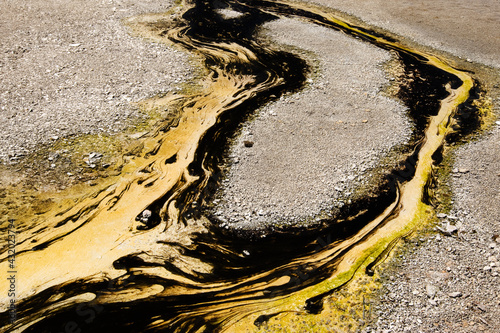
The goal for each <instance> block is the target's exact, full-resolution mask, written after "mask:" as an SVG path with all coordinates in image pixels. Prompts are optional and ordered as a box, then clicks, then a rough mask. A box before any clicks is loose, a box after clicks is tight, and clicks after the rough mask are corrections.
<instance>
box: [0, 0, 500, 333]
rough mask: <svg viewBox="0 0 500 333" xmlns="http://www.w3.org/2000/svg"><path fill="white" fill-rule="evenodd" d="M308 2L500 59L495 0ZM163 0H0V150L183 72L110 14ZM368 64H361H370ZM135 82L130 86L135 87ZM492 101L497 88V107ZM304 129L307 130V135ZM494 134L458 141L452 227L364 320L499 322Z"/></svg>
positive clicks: (125, 108)
mask: <svg viewBox="0 0 500 333" xmlns="http://www.w3.org/2000/svg"><path fill="white" fill-rule="evenodd" d="M315 3H318V4H321V5H325V6H331V7H333V8H336V9H340V10H343V11H345V12H348V13H350V14H352V15H355V16H357V17H359V18H361V19H362V20H365V21H366V22H368V23H370V24H374V25H377V26H379V27H381V28H384V29H387V30H390V31H393V32H395V33H396V34H399V35H401V36H405V37H407V38H409V39H411V40H414V41H415V42H417V43H421V44H424V45H427V46H431V47H435V48H437V49H439V50H443V51H446V52H450V53H452V54H455V55H458V56H460V57H462V58H464V59H470V60H472V61H477V62H480V63H484V64H486V65H490V66H493V67H496V68H499V67H500V52H498V50H500V27H499V22H500V5H499V3H498V1H496V0H483V1H481V3H480V4H477V3H473V4H471V3H470V2H468V1H465V0H439V1H430V0H422V1H419V2H415V1H409V0H402V1H397V2H396V1H393V2H384V1H382V0H363V1H356V2H352V1H347V0H338V1H335V2H334V1H327V0H315ZM170 4H171V2H170V1H162V2H158V1H150V0H147V1H146V0H145V1H139V2H138V1H131V0H124V1H98V0H91V1H85V2H79V1H73V0H72V1H64V2H63V1H56V0H50V1H41V0H30V1H25V2H19V1H11V0H8V1H3V2H1V3H0V31H1V32H2V33H1V34H0V49H1V50H2V53H1V54H0V81H1V83H2V85H1V87H0V97H1V98H0V103H1V104H0V112H1V113H0V114H1V117H2V127H1V130H0V159H1V160H2V161H4V162H15V161H16V160H17V159H18V158H19V157H20V156H21V155H24V154H26V153H28V152H30V151H32V150H33V149H34V148H35V147H37V145H39V144H40V143H48V142H51V140H54V139H55V137H61V136H65V135H70V134H75V133H86V132H89V133H91V132H96V131H101V132H115V131H120V130H121V129H123V128H124V126H126V125H127V124H128V119H130V118H131V117H132V118H137V117H138V114H137V112H136V111H135V110H134V109H133V108H132V107H131V106H129V104H128V102H129V101H136V100H139V99H141V98H144V97H146V96H151V95H154V94H156V93H158V92H165V91H168V90H169V89H172V87H173V85H174V84H175V83H176V81H177V82H180V81H181V80H185V79H186V77H187V75H188V72H189V69H188V67H187V66H186V59H187V57H186V55H183V54H181V53H178V52H174V50H172V49H168V48H166V47H164V46H160V45H155V44H152V43H147V42H145V41H143V40H141V39H137V38H133V37H131V36H130V35H129V34H128V32H127V29H126V28H125V27H124V26H123V25H122V24H121V23H120V20H121V18H124V17H129V16H133V15H137V14H140V13H145V12H155V11H166V10H167V9H168V8H169V5H170ZM278 24H279V23H278ZM276 38H280V37H279V36H276ZM383 58H384V56H383V55H382V56H381V58H380V60H381V61H382V59H383ZM372 66H375V67H366V68H371V69H375V70H377V69H376V68H377V67H376V65H374V64H373V63H372ZM91 69H94V70H93V71H92V70H91ZM378 79H379V80H380V79H382V81H376V82H378V83H377V84H375V85H373V86H372V85H370V87H371V88H375V87H378V86H379V84H381V83H383V78H381V77H379V78H378ZM330 83H332V82H330ZM141 84H142V86H141ZM315 84H321V81H319V82H318V83H315ZM134 86H141V89H138V90H134ZM317 88H318V89H319V88H320V87H319V86H318V87H317ZM310 89H312V87H311V88H310ZM310 93H312V91H310ZM292 101H293V97H290V98H289V99H288V100H286V101H280V102H278V103H276V104H273V105H272V108H275V109H274V110H275V112H274V113H276V114H277V115H278V114H279V113H280V112H282V111H284V110H285V109H286V107H285V105H286V103H290V102H292ZM297 102H298V101H294V103H297ZM280 103H282V104H281V106H280ZM391 103H392V102H391ZM498 104H499V101H498V100H496V101H495V106H496V108H497V110H498ZM391 105H393V107H396V106H395V105H394V104H391ZM272 108H271V107H269V108H268V109H267V110H268V113H269V112H270V111H271V110H272ZM68 110H71V112H68ZM270 117H271V119H272V117H274V116H270ZM367 117H368V116H367ZM367 117H366V118H367ZM368 121H370V119H369V120H368ZM399 121H400V122H402V123H404V121H403V120H402V119H400V120H399ZM311 125H314V123H312V124H311ZM356 126H359V128H363V126H364V124H363V123H361V124H356ZM252 133H253V132H252ZM255 133H259V132H257V131H255ZM255 133H254V140H255V145H254V147H252V148H255V150H256V149H258V148H259V141H258V140H259V138H258V137H255ZM311 133H314V132H313V131H311ZM247 134H249V133H247ZM304 138H307V140H314V136H305V137H304ZM499 141H500V129H499V126H498V125H496V126H495V127H494V129H492V130H491V132H490V133H489V134H488V135H485V136H484V137H483V138H481V139H479V140H478V141H476V142H474V143H471V144H468V145H465V146H463V147H461V148H460V149H459V150H458V152H457V154H456V165H455V167H456V168H457V169H458V170H460V169H461V170H462V171H464V172H461V171H458V172H455V173H453V176H452V179H451V184H452V187H453V193H454V197H453V200H454V204H453V208H452V211H451V212H449V213H448V214H447V215H446V216H443V222H444V223H446V221H450V222H451V223H453V224H455V225H457V227H458V228H459V230H460V234H461V235H462V237H460V238H456V237H448V236H445V235H439V234H436V235H434V236H433V237H432V238H430V239H423V240H422V241H421V240H420V239H418V240H417V241H416V242H417V243H419V244H420V245H418V246H416V247H415V250H414V251H411V252H410V253H407V254H405V255H401V257H400V259H397V260H400V261H399V262H397V263H398V265H399V266H400V267H399V268H398V269H397V270H396V271H395V272H391V273H390V274H392V275H391V276H392V279H391V278H390V276H389V277H388V279H389V281H391V280H392V282H388V283H387V284H386V289H387V292H386V293H382V294H381V297H380V299H378V300H376V305H375V312H374V313H375V314H378V315H379V316H380V317H379V319H378V321H376V322H375V323H372V324H370V328H368V329H366V331H367V332H368V331H374V332H405V331H409V332H419V331H421V332H471V331H477V330H479V331H484V332H498V331H500V320H498V318H500V299H499V297H500V295H499V294H500V292H499V285H500V283H499V278H498V266H499V265H500V264H499V263H498V260H499V259H500V253H499V252H500V244H499V243H498V241H499V240H498V238H495V235H498V234H500V226H499V221H500V216H499V209H498V207H500V195H499V192H498V189H499V188H500V176H499V171H498V170H499V157H498V156H499V154H498V153H499V146H498V142H499ZM394 142H395V141H394ZM394 142H392V141H391V144H394ZM252 148H249V149H252ZM373 149H375V148H373ZM377 149H381V151H383V149H384V147H378V148H377ZM379 151H380V150H379ZM244 153H245V154H247V155H248V153H249V151H246V150H245V152H244ZM262 153H264V152H262ZM247 157H249V158H250V157H251V156H247ZM249 161H250V159H249ZM318 171H320V172H321V168H319V169H318ZM329 186H330V185H329ZM334 186H335V185H334ZM310 190H312V191H313V190H314V189H310ZM320 206H321V203H320V204H318V207H320ZM495 239H496V241H495Z"/></svg>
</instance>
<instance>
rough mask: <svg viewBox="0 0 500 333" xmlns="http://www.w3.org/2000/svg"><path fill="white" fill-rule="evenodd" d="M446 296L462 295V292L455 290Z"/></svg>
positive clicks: (455, 296)
mask: <svg viewBox="0 0 500 333" xmlns="http://www.w3.org/2000/svg"><path fill="white" fill-rule="evenodd" d="M448 296H450V297H451V298H457V297H462V293H461V292H460V291H455V292H452V293H449V294H448Z"/></svg>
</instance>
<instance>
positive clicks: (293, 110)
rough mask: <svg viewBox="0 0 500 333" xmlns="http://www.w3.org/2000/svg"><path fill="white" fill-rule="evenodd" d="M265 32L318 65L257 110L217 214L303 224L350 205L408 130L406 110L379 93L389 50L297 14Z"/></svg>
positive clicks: (240, 224) (249, 222)
mask: <svg viewBox="0 0 500 333" xmlns="http://www.w3.org/2000/svg"><path fill="white" fill-rule="evenodd" d="M263 28H264V30H263V35H262V37H265V38H271V43H273V44H275V43H277V44H281V45H282V48H286V47H290V46H292V47H299V48H300V49H302V50H306V51H307V52H308V53H306V52H302V53H303V54H302V55H301V56H302V57H305V58H306V59H308V62H309V63H310V64H311V66H312V67H314V66H317V67H318V68H317V69H316V71H317V74H313V73H312V74H311V75H310V77H309V79H308V81H309V83H308V86H307V88H306V89H304V90H303V91H301V92H300V93H297V94H293V95H289V96H284V97H282V98H281V99H280V100H279V101H276V102H273V103H270V104H269V105H267V106H266V107H264V108H262V109H261V110H258V111H257V115H258V116H257V117H256V118H255V120H253V121H251V122H249V123H247V124H245V125H244V127H243V130H242V135H241V136H240V137H239V138H238V140H237V142H236V143H235V144H234V145H233V147H232V149H231V152H230V156H231V158H232V161H231V162H232V166H231V169H230V172H229V174H228V175H227V177H226V179H225V180H224V183H223V186H222V188H221V191H222V192H223V193H221V194H220V198H221V202H220V204H219V205H218V206H217V207H216V209H217V211H216V215H218V216H219V217H220V218H221V220H223V221H227V222H228V223H229V224H230V225H231V226H232V227H236V228H243V229H256V228H266V227H270V226H276V225H284V224H286V225H296V224H297V223H302V222H304V221H305V220H307V219H310V218H314V217H316V216H318V214H319V213H320V212H321V211H322V210H323V211H331V207H332V205H333V206H334V207H341V206H343V205H344V204H345V203H346V202H347V201H348V200H349V197H350V196H351V193H352V192H353V191H354V190H355V189H356V188H358V187H360V186H362V185H367V183H368V182H369V180H370V174H371V170H372V169H373V168H374V167H376V166H377V165H378V164H379V162H380V159H381V158H383V157H384V156H386V155H387V153H388V152H389V151H390V149H391V148H393V147H394V146H396V145H398V144H403V143H405V141H406V140H407V139H408V138H409V134H410V133H411V130H410V122H409V120H408V119H407V118H406V114H405V113H406V112H405V107H404V106H403V105H402V104H400V103H399V102H397V101H395V100H393V99H389V98H388V97H385V96H384V95H383V94H382V92H381V90H382V88H383V87H384V86H387V85H388V84H389V78H388V77H386V73H385V72H384V70H383V68H382V66H383V64H384V63H385V62H387V61H388V60H389V59H391V54H390V53H389V52H388V51H384V50H381V49H379V48H377V47H375V46H372V45H369V44H367V43H363V42H360V41H358V40H353V39H352V38H350V37H348V36H346V35H345V34H343V33H340V32H336V31H333V30H331V29H327V28H324V27H319V26H317V25H313V24H308V23H302V22H297V21H296V20H292V19H281V20H278V21H273V22H271V23H267V24H265V25H264V27H263ZM285 45H286V46H285ZM315 61H316V62H319V63H318V64H316V65H315V64H314V63H315ZM245 141H251V142H253V143H254V145H253V146H252V147H245V145H244V142H245ZM235 161H237V163H234V162H235Z"/></svg>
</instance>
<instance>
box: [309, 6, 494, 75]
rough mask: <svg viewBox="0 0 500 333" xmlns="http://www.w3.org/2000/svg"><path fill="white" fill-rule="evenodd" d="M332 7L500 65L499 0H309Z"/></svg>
mask: <svg viewBox="0 0 500 333" xmlns="http://www.w3.org/2000/svg"><path fill="white" fill-rule="evenodd" d="M304 2H311V3H315V4H319V5H322V6H327V7H332V8H335V9H338V10H341V11H344V12H346V13H348V14H351V15H354V16H356V17H359V18H361V19H362V20H363V21H365V22H367V23H369V24H371V25H373V26H376V27H380V28H383V29H386V30H388V31H390V32H392V33H396V34H398V35H400V36H402V37H403V38H407V39H409V40H413V41H415V42H417V43H419V44H421V45H426V46H430V47H432V48H435V49H438V50H442V51H447V52H449V53H451V54H453V55H455V56H460V57H462V58H464V59H470V60H471V61H476V62H480V63H484V64H486V65H489V66H494V67H496V68H500V52H498V50H500V38H498V31H500V6H499V2H498V0H481V1H479V2H478V1H469V0H420V1H414V0H398V1H386V0H361V1H352V0H335V1H332V0H312V1H311V0H305V1H304Z"/></svg>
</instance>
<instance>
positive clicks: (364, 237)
mask: <svg viewBox="0 0 500 333" xmlns="http://www.w3.org/2000/svg"><path fill="white" fill-rule="evenodd" d="M279 19H287V20H298V21H300V22H301V24H308V25H315V26H320V27H322V28H323V29H331V30H332V31H336V32H341V33H343V34H344V35H345V36H348V37H349V38H352V39H353V40H356V42H362V43H367V44H369V45H370V47H373V46H374V47H377V48H380V49H382V50H384V52H389V53H390V54H391V55H392V58H393V62H394V63H397V64H398V68H400V69H401V73H399V77H398V79H397V80H396V81H395V82H393V85H394V86H395V87H396V88H395V91H396V93H395V96H394V98H397V99H398V100H399V103H401V105H403V106H404V109H405V110H406V111H405V112H406V117H407V118H408V119H409V122H410V123H411V126H409V128H410V127H411V133H409V135H408V138H407V140H405V142H404V144H400V147H399V148H398V150H397V152H398V154H397V156H395V157H394V156H393V155H394V154H393V155H391V156H392V157H391V163H388V165H390V166H391V167H390V168H389V167H386V168H381V169H380V170H379V172H373V173H372V176H371V177H370V178H369V181H370V182H371V183H370V184H369V190H367V191H365V192H363V191H358V192H356V195H355V196H353V197H350V198H346V200H344V204H343V205H336V206H335V207H334V206H332V207H331V208H329V207H325V206H322V207H321V211H318V212H316V213H315V214H314V216H313V217H312V218H311V219H308V220H307V221H305V220H304V221H300V218H299V220H297V219H295V220H294V221H287V220H286V218H283V219H280V221H279V224H278V223H275V224H273V219H272V218H271V219H268V220H267V221H266V223H265V225H260V226H259V227H252V224H251V223H246V224H245V223H243V224H242V223H240V224H231V223H230V222H231V221H230V220H228V219H227V218H225V217H224V216H223V214H222V215H221V214H218V213H217V212H218V211H220V210H221V209H222V208H223V207H222V208H221V205H222V203H224V199H221V196H223V195H224V194H223V193H222V194H221V192H224V191H221V186H222V182H223V180H224V179H225V177H226V175H227V173H228V172H229V171H228V170H230V169H231V167H232V165H231V159H230V158H229V157H228V154H229V153H228V152H229V150H230V148H231V146H232V145H233V144H234V138H235V137H237V136H238V133H239V131H241V126H242V125H243V124H245V123H246V122H251V121H252V120H253V119H254V118H253V117H254V116H255V113H256V112H257V110H260V109H262V108H263V107H265V106H266V105H268V104H269V103H273V102H276V101H279V100H280V98H282V97H284V96H294V94H296V93H299V92H301V91H303V90H304V89H306V86H307V85H308V84H310V82H311V81H313V80H314V77H313V76H311V73H312V72H313V64H311V63H310V61H306V60H305V59H304V58H303V57H301V56H300V55H299V54H296V53H295V52H294V51H293V50H291V49H283V48H282V47H280V45H277V44H276V45H275V44H273V43H269V41H268V40H267V41H263V40H260V39H259V38H257V37H256V36H257V35H258V32H259V29H261V28H262V26H263V25H265V24H267V23H269V22H273V21H275V20H279ZM126 24H128V25H129V26H130V27H131V29H132V30H133V31H134V33H136V34H137V35H138V36H142V37H143V38H148V39H150V40H153V41H156V42H159V43H166V44H168V45H172V44H173V45H175V46H176V47H180V48H182V49H184V50H185V51H187V52H190V53H191V54H193V57H194V58H195V59H197V60H198V61H199V62H200V64H201V65H202V66H203V68H204V69H203V73H204V74H203V75H202V76H203V77H201V78H200V84H199V85H198V87H196V88H193V91H192V92H191V93H189V94H188V93H186V94H184V95H180V94H179V95H178V96H175V95H174V96H166V97H157V98H155V99H153V100H152V101H150V105H152V107H153V106H154V107H162V108H166V107H169V108H171V109H172V108H174V109H175V110H176V112H175V113H174V116H172V117H170V118H169V119H168V120H165V121H164V122H163V123H162V124H160V126H158V127H157V128H155V129H154V130H152V131H151V132H149V133H148V134H147V135H143V136H142V137H141V138H138V139H137V140H140V141H141V147H142V150H141V152H140V153H138V154H135V155H127V156H124V157H123V161H122V162H121V163H122V165H121V167H120V169H119V170H120V172H119V173H118V174H116V175H113V176H110V177H107V178H106V179H105V180H103V181H102V182H101V183H99V185H97V186H94V187H90V188H88V190H85V191H82V192H81V193H79V194H78V196H76V197H75V196H73V197H72V199H71V200H66V201H64V200H61V201H58V204H57V205H53V206H52V207H51V209H49V210H48V211H45V212H41V213H39V214H36V215H33V216H30V217H27V218H24V220H22V219H21V218H16V217H13V219H14V220H16V223H17V224H18V225H22V226H24V227H23V228H24V229H23V231H22V233H19V234H18V240H17V244H16V267H18V270H17V285H16V294H17V296H16V297H17V299H16V320H15V321H13V322H12V323H10V322H9V318H10V313H9V311H8V309H2V311H3V312H1V313H0V318H1V321H0V322H1V323H2V324H1V328H0V331H1V332H37V333H40V332H223V331H225V332H240V331H241V332H243V331H245V332H246V331H259V330H263V329H264V328H265V326H266V323H267V322H268V321H269V320H271V319H273V320H276V319H278V320H280V318H284V319H283V320H285V319H286V318H289V317H290V316H296V317H298V318H300V316H301V315H305V314H308V315H314V316H317V318H320V317H321V315H322V312H323V310H324V299H325V298H326V297H328V296H329V295H331V293H332V292H334V291H336V290H340V289H341V288H345V287H346V286H348V285H349V283H351V282H352V280H353V279H354V277H355V276H359V275H362V276H367V277H369V278H373V275H374V274H377V272H376V271H377V269H378V265H379V264H380V263H381V262H382V261H383V260H384V259H385V258H386V257H387V256H388V255H389V253H390V251H391V249H392V248H393V247H394V246H395V245H396V244H397V243H398V241H399V240H400V239H402V238H403V237H407V236H408V235H410V234H411V233H412V232H413V231H414V230H415V229H416V228H418V227H419V226H420V225H421V224H422V223H424V222H425V221H428V220H429V216H432V214H433V208H432V207H433V206H432V202H433V200H434V198H433V193H432V192H433V188H434V186H435V184H434V169H435V168H436V166H437V165H438V164H439V163H441V160H442V153H443V149H444V147H446V145H447V144H448V143H449V142H450V141H452V140H457V139H459V138H460V137H461V136H462V135H465V134H468V133H470V132H471V131H474V130H475V129H476V128H477V127H478V125H479V124H480V119H479V117H480V115H479V110H478V107H477V106H476V105H477V103H476V100H477V99H478V98H479V96H480V95H481V90H480V86H479V83H478V82H476V80H475V79H474V78H473V77H472V74H471V73H470V72H468V71H462V70H460V69H458V68H455V67H453V66H451V65H450V64H448V62H447V60H445V59H443V58H441V57H438V56H436V55H433V54H431V53H427V51H423V50H419V49H415V48H413V47H409V46H406V45H405V44H403V43H402V42H400V41H398V40H397V38H395V37H389V36H386V35H385V34H383V33H380V32H376V31H375V30H372V29H370V28H369V27H367V26H365V25H358V23H356V24H355V23H352V22H349V21H348V20H346V19H345V18H342V16H340V15H339V14H338V13H335V12H334V11H332V10H326V9H322V8H320V7H315V6H311V5H305V4H301V3H300V2H288V1H265V0H253V1H246V0H240V1H237V0H227V1H209V0H206V1H203V0H186V1H184V2H183V3H182V4H179V6H178V8H177V11H176V12H172V13H166V14H150V15H141V16H139V17H133V18H130V19H128V20H127V21H126ZM347 88H349V87H346V89H347ZM338 98H339V99H341V98H342V96H338ZM146 105H148V104H147V103H146ZM359 121H360V122H362V119H359ZM366 126H370V124H369V123H368V124H366ZM358 130H359V129H358ZM386 130H387V131H393V130H394V129H391V128H387V129H386ZM366 140H368V141H369V140H370V138H368V137H367V138H366ZM245 145H246V146H248V147H246V148H248V149H251V146H252V145H253V142H250V141H246V142H245ZM318 153H319V154H321V152H318ZM327 167H328V166H327ZM291 181H293V180H291ZM68 191H70V190H68ZM347 199H348V200H347ZM226 201H227V200H226ZM222 210H223V209H222ZM257 215H258V214H257ZM261 215H265V213H263V214H261ZM285 215H286V214H285ZM244 218H245V217H243V219H244ZM239 222H241V221H239ZM247 222H248V221H247ZM8 259H9V254H8V251H7V248H6V247H4V252H2V254H1V257H0V260H1V262H0V266H1V268H2V272H4V271H8V270H9V261H8ZM8 283H9V281H6V280H5V279H4V280H2V281H1V282H0V285H1V286H2V287H1V289H2V290H6V289H5V288H4V287H6V288H7V289H8V285H7V284H8ZM2 297H4V295H2ZM364 311H365V307H364V303H363V304H362V305H360V307H359V309H358V312H363V315H364ZM346 315H348V314H346ZM287 320H288V319H287ZM318 320H319V319H318ZM283 325H286V324H283ZM290 329H291V328H290ZM270 330H271V329H270ZM291 331H293V330H291ZM310 331H311V332H312V331H317V330H316V329H315V328H312V327H311V328H310Z"/></svg>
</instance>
